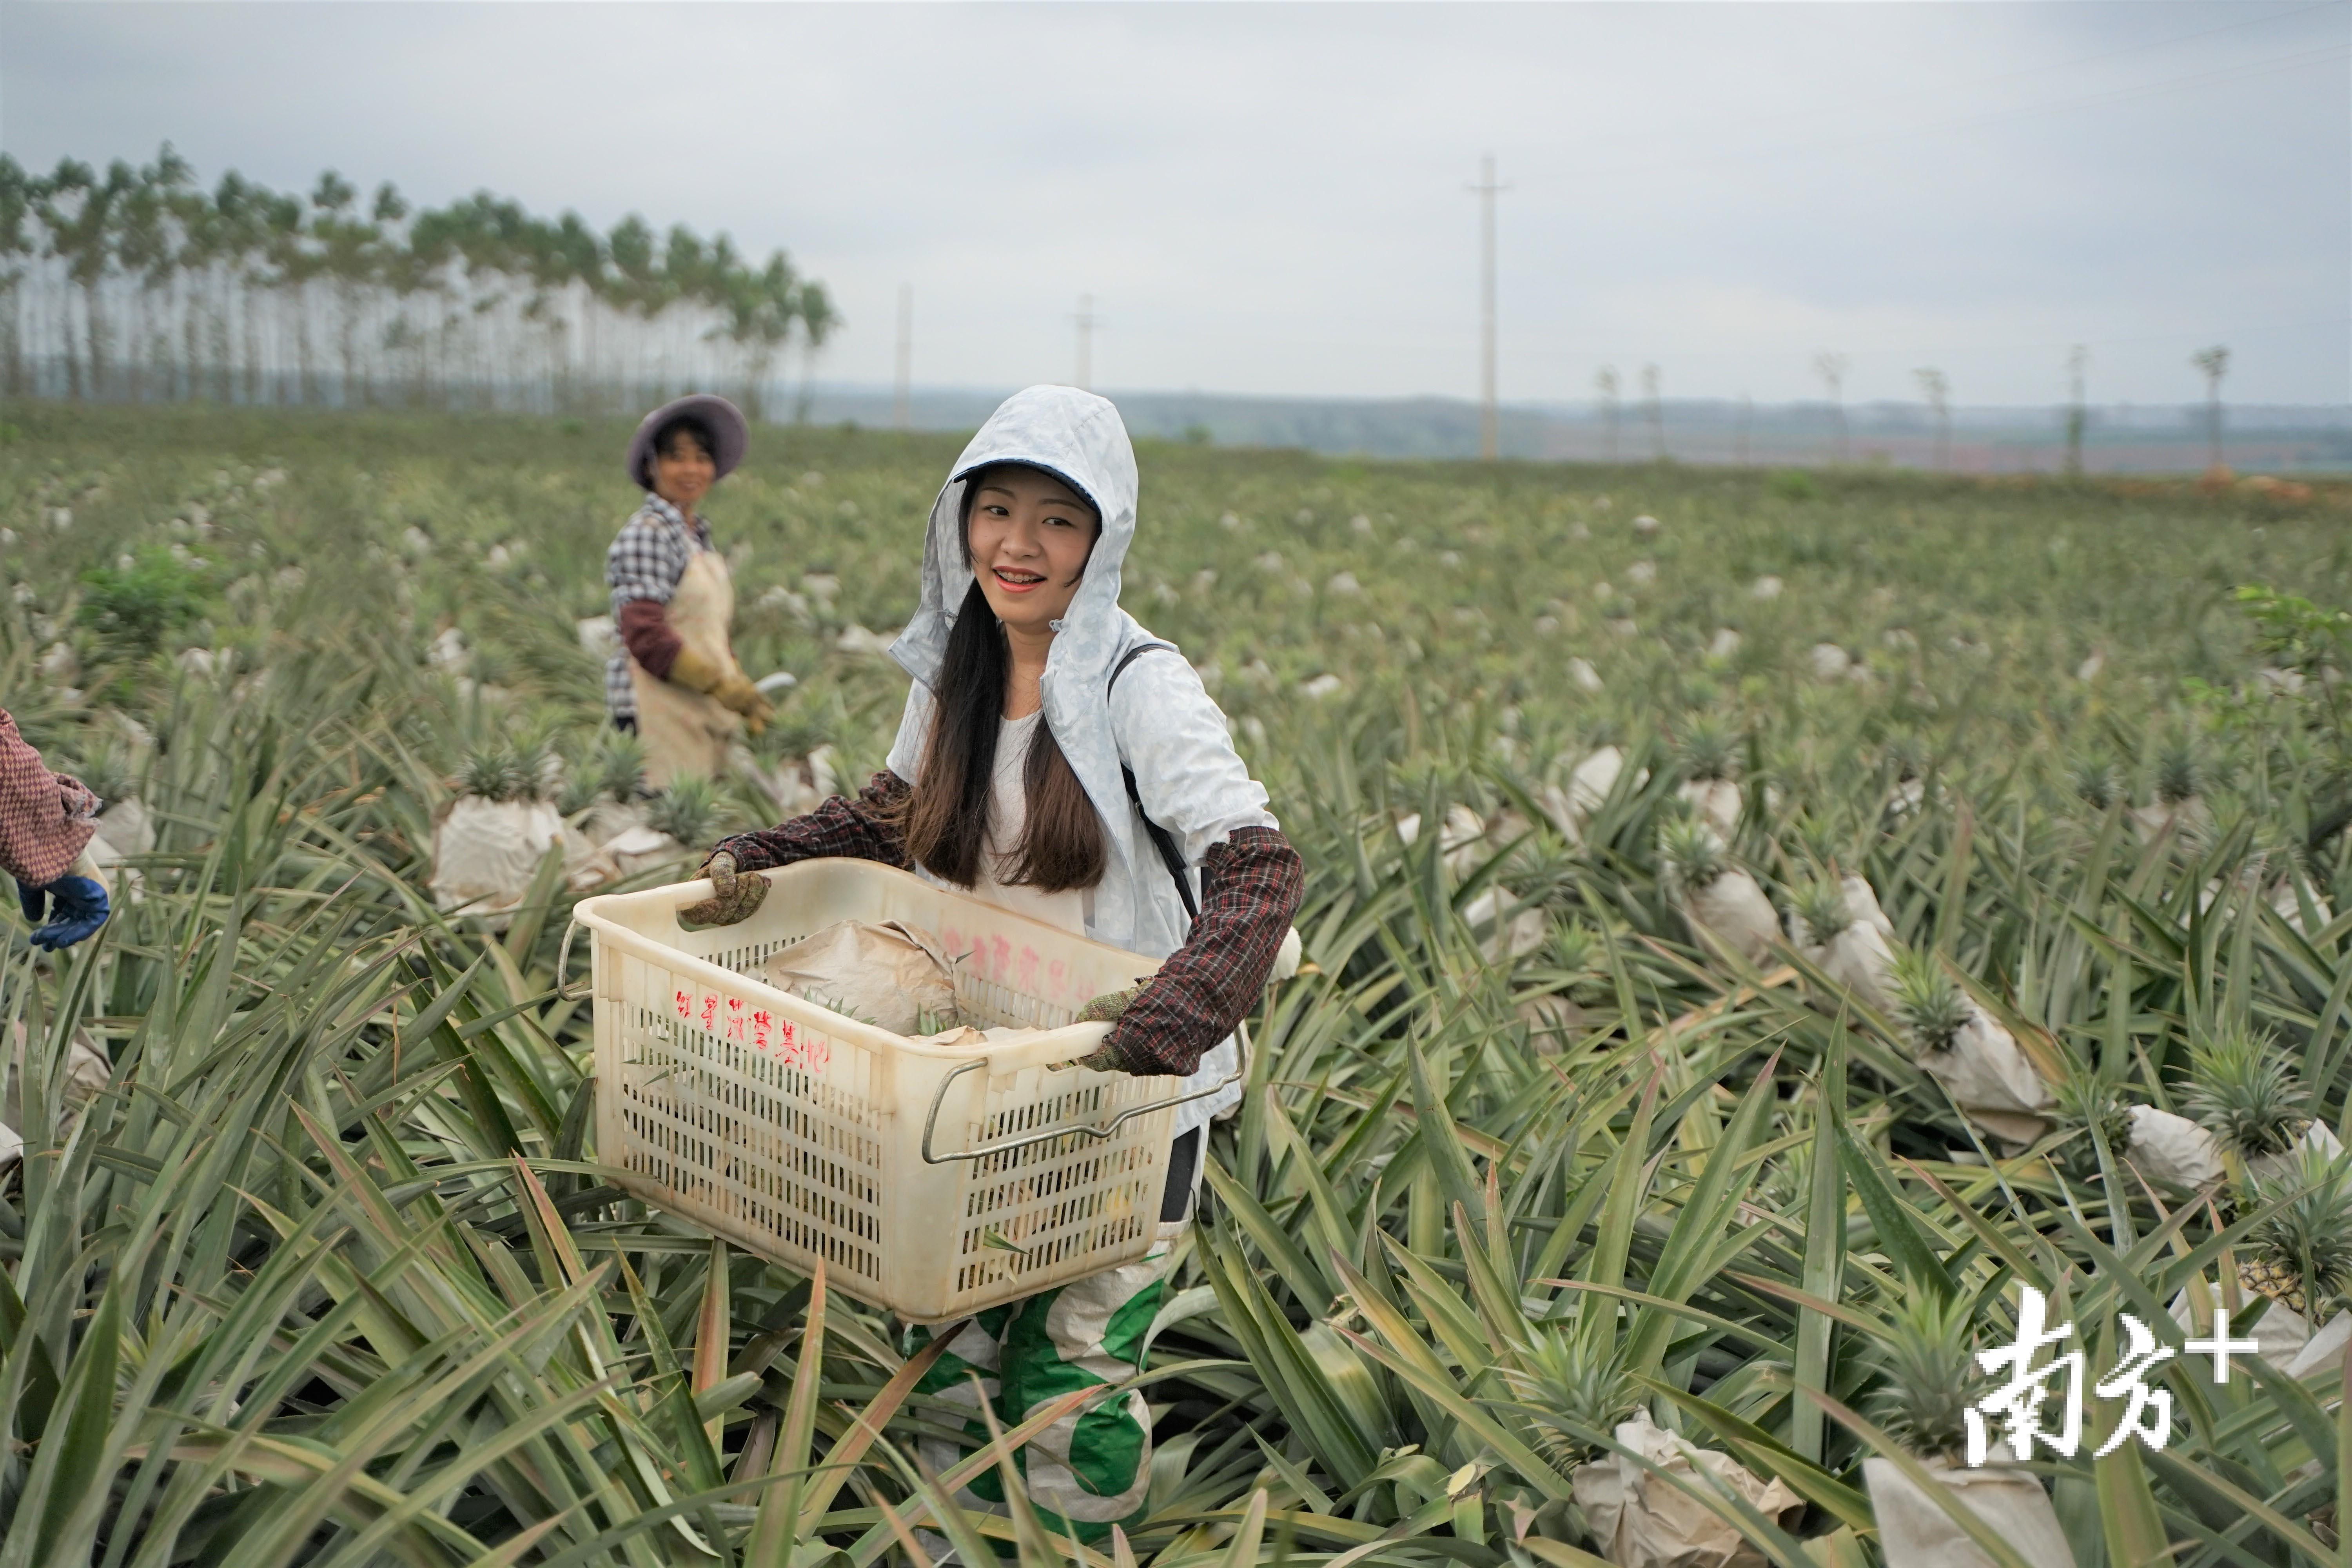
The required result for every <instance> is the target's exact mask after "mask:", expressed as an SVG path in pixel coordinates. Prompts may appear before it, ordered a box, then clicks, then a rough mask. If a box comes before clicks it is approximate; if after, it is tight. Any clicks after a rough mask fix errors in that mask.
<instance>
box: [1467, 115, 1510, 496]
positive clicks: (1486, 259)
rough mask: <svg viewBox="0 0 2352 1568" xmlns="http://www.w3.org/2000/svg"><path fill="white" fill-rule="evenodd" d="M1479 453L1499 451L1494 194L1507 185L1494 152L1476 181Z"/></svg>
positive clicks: (1482, 161) (1481, 163)
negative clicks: (1497, 169) (1497, 170)
mask: <svg viewBox="0 0 2352 1568" xmlns="http://www.w3.org/2000/svg"><path fill="white" fill-rule="evenodd" d="M1467 188H1468V189H1470V190H1472V191H1474V192H1475V193H1476V194H1477V196H1478V239H1479V262H1480V268H1479V273H1478V455H1479V456H1480V457H1482V458H1488V459H1490V460H1491V459H1492V458H1496V457H1499V456H1500V455H1501V453H1502V428H1501V421H1500V418H1499V416H1497V414H1496V408H1495V198H1496V196H1497V195H1500V194H1501V193H1503V192H1504V191H1507V190H1508V189H1510V187H1509V186H1508V185H1498V184H1496V183H1495V155H1494V154H1493V153H1487V154H1486V157H1484V158H1482V159H1480V160H1479V163H1478V183H1477V184H1475V185H1471V186H1469V187H1467Z"/></svg>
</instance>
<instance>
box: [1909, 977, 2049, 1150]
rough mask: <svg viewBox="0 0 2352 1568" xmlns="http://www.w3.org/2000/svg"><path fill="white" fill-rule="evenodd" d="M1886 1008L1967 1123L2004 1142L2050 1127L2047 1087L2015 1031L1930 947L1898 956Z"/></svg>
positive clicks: (2022, 1140)
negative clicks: (1993, 1014) (1975, 996)
mask: <svg viewBox="0 0 2352 1568" xmlns="http://www.w3.org/2000/svg"><path fill="white" fill-rule="evenodd" d="M1887 984H1888V987H1889V992H1890V994H1889V996H1888V999H1887V1001H1888V1006H1887V1011H1888V1012H1890V1013H1891V1014H1893V1015H1894V1017H1895V1024H1896V1026H1898V1027H1899V1028H1901V1029H1902V1030H1903V1032H1904V1034H1905V1035H1906V1037H1908V1038H1909V1040H1910V1042H1911V1047H1912V1050H1913V1052H1914V1055H1915V1057H1916V1060H1917V1061H1918V1063H1919V1066H1920V1067H1921V1068H1924V1069H1925V1070H1926V1071H1927V1076H1928V1077H1930V1078H1932V1079H1935V1080H1936V1081H1937V1083H1938V1084H1940V1085H1942V1086H1943V1089H1944V1092H1945V1093H1947V1094H1948V1095H1949V1096H1951V1100H1952V1103H1953V1104H1954V1105H1955V1106H1957V1107H1958V1108H1959V1111H1960V1114H1962V1115H1963V1116H1965V1117H1967V1118H1968V1119H1969V1121H1971V1122H1972V1123H1974V1124H1975V1125H1977V1126H1979V1127H1980V1128H1982V1129H1984V1130H1985V1131H1988V1132H1990V1133H1991V1134H1992V1135H1993V1136H1994V1137H1996V1138H1999V1139H2000V1140H2002V1141H2003V1142H2008V1143H2011V1144H2018V1145H2025V1144H2031V1143H2032V1142H2034V1141H2035V1140H2036V1139H2038V1138H2040V1137H2041V1136H2042V1134H2043V1133H2044V1132H2046V1131H2049V1129H2050V1121H2049V1116H2048V1112H2049V1111H2050V1110H2051V1108H2052V1096H2051V1092H2050V1086H2049V1085H2048V1084H2046V1083H2044V1082H2042V1075H2041V1074H2040V1073H2038V1072H2036V1071H2035V1070H2034V1067H2033V1063H2032V1061H2031V1060H2029V1059H2028V1058H2026V1055H2025V1053H2024V1051H2022V1050H2021V1049H2020V1048H2019V1047H2018V1044H2017V1037H2015V1036H2013V1035H2011V1033H2010V1032H2009V1030H2008V1029H2006V1028H2005V1027H2003V1026H2001V1025H2000V1022H1999V1021H1997V1020H1996V1019H1994V1018H1992V1017H1990V1016H1988V1015H1987V1014H1986V1013H1985V1012H1984V1010H1983V1009H1982V1008H1980V1007H1979V1006H1978V1005H1976V1002H1975V1000H1974V999H1973V998H1971V997H1970V996H1969V994H1968V993H1967V992H1966V991H1964V990H1962V989H1961V988H1960V986H1959V984H1958V983H1957V982H1956V981H1954V980H1953V979H1952V977H1951V975H1950V974H1949V973H1947V972H1946V971H1945V969H1944V967H1943V965H1942V964H1941V963H1938V962H1937V959H1936V958H1935V956H1934V955H1933V954H1931V953H1926V952H1916V951H1912V952H1903V953H1901V954H1899V955H1897V956H1896V957H1895V962H1894V963H1893V964H1892V965H1890V966H1889V972H1888V975H1887Z"/></svg>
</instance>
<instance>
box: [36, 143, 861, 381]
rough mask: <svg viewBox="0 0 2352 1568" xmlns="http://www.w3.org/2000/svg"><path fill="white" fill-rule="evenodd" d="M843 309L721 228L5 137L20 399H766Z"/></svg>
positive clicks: (805, 370) (781, 257)
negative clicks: (792, 360)
mask: <svg viewBox="0 0 2352 1568" xmlns="http://www.w3.org/2000/svg"><path fill="white" fill-rule="evenodd" d="M840 324H841V318H840V317H839V315H838V314H837V313H836V312H835V309H834V305H833V301H832V300H831V298H830V297H829V296H828V295H827V293H826V291H825V288H824V284H823V283H821V282H818V281H817V280H816V279H812V278H803V277H802V276H800V274H799V273H798V272H796V271H795V270H794V269H793V264H792V262H791V260H790V258H787V257H786V256H785V254H784V253H783V252H782V251H781V250H778V251H774V252H772V253H771V254H770V255H769V257H768V258H767V259H766V261H764V262H762V263H757V264H755V263H753V262H752V261H751V260H750V259H749V258H744V257H741V256H739V255H738V254H737V253H736V250H735V247H734V243H733V242H732V241H731V240H730V239H729V238H728V237H727V236H725V235H724V234H720V235H717V236H714V237H711V238H709V239H707V240H706V239H704V238H703V237H700V236H698V235H697V234H696V233H695V232H694V231H693V230H692V229H690V228H688V227H687V226H684V225H682V224H681V225H677V226H672V227H671V228H670V229H669V231H668V232H667V234H657V233H656V232H655V230H654V228H653V226H651V225H649V224H647V223H646V221H645V220H644V219H643V218H641V217H638V216H635V215H634V214H633V215H631V216H628V217H626V218H624V219H623V220H622V221H621V222H620V223H618V224H616V225H615V226H614V227H613V229H612V231H611V232H610V233H606V234H599V233H598V232H596V230H594V229H593V228H592V227H590V226H588V224H587V223H586V222H585V221H583V219H582V218H581V217H580V216H578V215H577V214H574V213H568V212H567V213H565V214H563V215H562V216H561V217H557V218H552V219H549V218H542V217H537V216H532V215H531V214H530V213H527V212H525V211H524V210H523V208H522V207H521V206H520V205H519V204H518V203H516V202H513V201H509V200H505V199H502V198H499V197H497V196H494V195H490V194H489V193H488V192H487V191H484V192H478V193H477V194H476V195H472V196H469V197H467V198H466V199H465V200H463V201H459V202H457V203H455V204H453V205H449V206H446V207H441V208H422V209H416V208H412V207H411V206H410V205H409V204H408V203H407V202H406V201H405V200H404V199H403V198H402V196H401V195H400V193H399V192H398V191H397V190H395V189H394V187H393V186H392V185H391V184H389V183H387V184H382V185H379V186H377V187H376V191H375V194H374V195H373V198H370V199H366V200H362V197H361V195H360V193H359V191H358V189H357V187H355V186H353V185H352V184H351V183H350V182H349V181H347V180H345V179H344V178H343V177H342V176H341V175H340V174H335V173H334V172H332V171H329V172H327V173H325V174H320V176H319V180H318V184H316V185H315V186H314V187H313V188H312V189H311V191H310V194H309V195H294V194H291V193H287V192H278V191H272V190H269V189H268V188H267V187H265V186H263V185H260V184H256V183H254V182H252V181H250V180H247V179H246V178H244V177H243V176H242V175H240V174H235V173H233V172H232V173H230V174H224V175H222V176H221V179H220V182H219V184H217V185H215V187H214V188H213V189H212V190H210V191H206V190H205V189H204V188H203V186H201V185H200V184H197V181H196V176H195V171H194V169H193V168H191V167H190V166H189V164H188V163H187V161H186V160H185V159H184V158H182V157H181V156H180V155H179V154H178V153H175V152H173V149H172V147H171V145H170V143H168V142H167V143H165V144H164V146H163V149H162V150H161V151H160V152H159V153H157V154H156V157H155V161H154V162H153V163H149V164H147V165H146V166H144V167H138V168H135V167H133V166H132V165H131V164H130V163H124V162H122V161H121V160H117V161H115V162H114V163H110V164H109V165H108V166H107V168H106V169H105V170H104V171H103V172H100V171H99V170H97V169H95V168H93V167H92V166H91V165H89V164H88V163H81V162H79V161H77V160H74V159H70V158H68V159H66V160H64V161H62V162H60V163H58V166H57V168H56V169H55V170H53V171H52V172H50V173H49V174H29V173H27V172H26V170H25V169H23V168H22V167H21V166H19V165H18V164H17V163H16V161H15V160H14V159H13V158H10V157H8V156H7V155H6V154H5V153H0V389H5V393H6V394H7V395H9V396H12V397H25V396H33V397H60V398H75V399H81V398H89V399H108V400H113V401H123V400H128V401H134V402H158V401H174V400H208V401H213V402H220V403H247V404H313V405H337V406H343V407H357V406H371V405H373V406H389V407H429V408H445V409H471V408H522V409H533V410H538V411H541V412H553V413H580V414H590V413H606V412H620V411H625V410H627V409H631V408H635V407H637V406H639V405H644V404H646V403H647V402H649V401H654V400H656V399H658V398H660V397H662V396H664V395H668V394H670V393H673V392H676V391H678V390H682V389H686V388H688V387H698V388H719V389H725V390H730V391H733V392H735V393H737V394H738V395H740V397H741V398H742V399H743V400H744V402H745V405H746V408H747V411H748V412H750V413H751V415H752V416H754V417H761V416H764V415H765V414H766V413H767V412H768V411H767V409H766V408H765V406H764V405H765V404H766V402H767V398H766V396H765V394H766V392H767V390H768V389H769V388H770V387H771V386H772V384H774V383H775V382H776V380H777V379H778V378H779V377H780V376H782V374H784V373H785V370H786V364H785V361H786V359H787V356H788V355H789V353H791V352H792V351H793V350H797V351H798V352H799V356H800V371H801V378H800V393H799V396H798V399H797V409H796V413H797V415H798V416H801V417H805V416H806V413H807V405H808V385H809V374H810V370H811V367H812V365H813V363H814V360H815V357H816V355H817V353H818V352H819V351H820V350H822V349H823V348H824V343H825V341H826V339H827V338H829V337H830V336H831V335H832V334H833V332H834V331H835V329H836V328H837V327H838V326H839V325H840Z"/></svg>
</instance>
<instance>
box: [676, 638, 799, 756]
mask: <svg viewBox="0 0 2352 1568" xmlns="http://www.w3.org/2000/svg"><path fill="white" fill-rule="evenodd" d="M669 680H670V684H671V685H673V686H683V687H685V688H686V689H688V691H699V692H701V693H703V695H705V696H707V697H709V699H710V700H712V701H714V702H717V703H718V704H719V706H720V707H722V708H728V709H731V710H734V711H735V712H738V713H740V714H741V715H743V727H744V728H745V729H746V730H749V731H751V733H752V734H754V735H757V734H758V733H760V731H762V730H765V729H766V728H767V727H768V721H769V720H771V719H772V718H774V717H775V716H776V710H775V709H774V708H773V707H772V706H771V705H770V704H769V701H768V699H767V697H766V695H765V694H764V693H762V692H761V690H760V689H759V688H758V687H756V686H754V685H752V684H751V679H750V678H749V677H747V676H745V675H744V674H743V673H742V671H740V670H729V669H724V668H720V667H719V665H718V664H717V663H715V662H713V661H712V660H710V659H707V658H703V657H702V656H701V655H700V654H698V653H697V652H695V651H694V650H693V649H692V648H690V647H681V648H679V649H678V650H677V661H676V662H675V663H673V664H672V665H671V666H670V667H669Z"/></svg>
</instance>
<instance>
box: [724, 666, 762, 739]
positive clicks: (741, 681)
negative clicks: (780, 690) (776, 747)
mask: <svg viewBox="0 0 2352 1568" xmlns="http://www.w3.org/2000/svg"><path fill="white" fill-rule="evenodd" d="M710 695H711V698H712V700H714V701H716V702H718V703H719V705H720V706H721V707H724V708H732V709H733V710H735V711H736V712H738V713H740V714H741V715H743V725H744V728H746V729H748V730H750V731H751V733H753V734H754V735H756V734H758V733H759V732H760V731H762V730H764V729H766V728H767V727H768V721H769V720H771V719H772V718H774V717H775V716H776V710H775V709H774V708H773V707H772V705H771V704H770V703H769V701H768V699H767V697H766V695H765V694H764V693H762V692H761V689H759V688H758V687H756V686H754V685H752V684H751V680H750V679H748V678H746V677H744V676H740V675H730V676H729V677H727V678H726V679H723V680H721V681H720V682H719V684H718V685H716V686H714V687H712V688H711V689H710Z"/></svg>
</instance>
